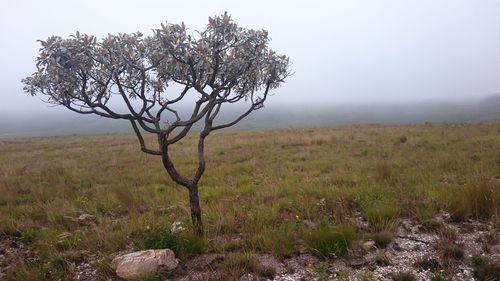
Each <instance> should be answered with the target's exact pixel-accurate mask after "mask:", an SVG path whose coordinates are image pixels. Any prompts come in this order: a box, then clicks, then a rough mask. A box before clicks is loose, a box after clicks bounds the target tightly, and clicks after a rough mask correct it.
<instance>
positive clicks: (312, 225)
mask: <svg viewBox="0 0 500 281" xmlns="http://www.w3.org/2000/svg"><path fill="white" fill-rule="evenodd" d="M302 223H303V224H304V225H305V226H306V227H307V228H309V229H314V228H316V224H315V223H314V222H312V221H310V220H303V221H302Z"/></svg>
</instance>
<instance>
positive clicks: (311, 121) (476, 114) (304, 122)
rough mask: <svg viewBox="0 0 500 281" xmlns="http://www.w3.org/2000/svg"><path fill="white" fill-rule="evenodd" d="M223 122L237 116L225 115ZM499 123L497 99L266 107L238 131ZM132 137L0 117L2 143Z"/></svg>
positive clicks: (105, 126) (86, 122) (62, 116)
mask: <svg viewBox="0 0 500 281" xmlns="http://www.w3.org/2000/svg"><path fill="white" fill-rule="evenodd" d="M223 113H224V114H223V115H221V119H222V121H224V120H229V118H230V116H234V115H236V114H237V110H235V109H231V110H225V111H223ZM497 120H498V121H500V94H495V95H491V96H488V97H487V98H483V99H477V100H472V101H461V102H451V101H425V102H413V103H411V102H407V103H365V104H351V105H341V104H330V105H287V106H285V105H275V104H273V105H269V106H266V107H265V108H264V109H262V110H260V111H258V112H255V113H254V114H252V115H250V116H249V117H248V118H247V119H244V120H243V121H242V122H240V123H239V124H238V125H237V126H235V127H236V128H277V127H306V126H335V125H342V124H356V123H381V124H408V123H423V122H483V121H497ZM121 132H131V128H130V124H129V123H128V121H123V120H110V119H106V118H102V117H98V116H90V115H79V114H76V113H73V112H64V113H61V112H58V113H54V114H45V115H23V116H22V117H21V116H8V115H2V114H1V113H0V137H23V136H47V135H69V134H100V133H121Z"/></svg>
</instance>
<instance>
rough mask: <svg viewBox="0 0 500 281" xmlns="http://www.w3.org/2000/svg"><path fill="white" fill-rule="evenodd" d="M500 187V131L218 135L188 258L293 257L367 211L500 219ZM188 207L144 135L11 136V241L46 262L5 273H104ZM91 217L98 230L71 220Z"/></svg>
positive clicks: (3, 163)
mask: <svg viewBox="0 0 500 281" xmlns="http://www.w3.org/2000/svg"><path fill="white" fill-rule="evenodd" d="M148 141H150V142H153V141H154V140H153V139H148ZM195 149H196V147H195V138H191V137H188V138H187V139H186V140H184V141H183V142H182V143H181V144H180V145H178V146H177V147H176V149H174V151H173V156H174V159H175V160H176V161H177V163H178V164H177V165H178V167H179V169H180V170H181V171H182V172H186V173H189V172H193V171H194V169H195V166H196V158H195V157H196V154H195ZM499 191H500V124H499V123H491V124H449V125H446V124H442V125H433V124H425V125H407V126H379V125H364V126H348V127H339V128H321V129H320V128H318V129H275V130H258V131H252V130H248V131H247V130H241V131H225V132H220V133H216V134H213V135H211V136H210V137H209V138H208V143H207V171H206V174H205V175H204V177H203V178H202V182H201V185H200V198H201V205H202V211H203V216H204V219H205V223H206V228H207V233H206V237H205V241H206V242H208V243H204V244H203V243H202V244H203V245H205V246H204V248H203V249H198V248H196V247H194V248H193V249H191V250H189V251H188V250H186V251H187V252H186V253H185V256H186V258H188V257H189V255H191V254H195V253H197V252H199V251H214V252H219V253H223V252H227V251H243V252H252V251H256V252H270V253H273V254H275V255H277V256H288V255H293V254H294V252H296V251H297V250H298V249H299V248H301V247H303V246H307V245H306V243H305V242H304V239H305V238H306V237H310V233H311V231H314V229H310V228H308V227H307V226H306V225H304V224H303V223H302V222H303V221H304V220H307V221H311V222H313V223H315V224H316V225H325V224H327V225H331V226H337V225H346V224H349V217H350V216H351V215H352V214H353V213H354V212H356V211H360V212H361V213H362V215H363V216H364V217H365V218H366V219H367V220H368V221H369V222H370V227H371V229H372V230H373V231H374V232H376V231H383V230H390V229H391V227H392V226H393V225H394V224H397V219H398V218H400V217H411V218H415V219H418V220H426V219H428V218H431V217H432V216H434V214H435V213H436V212H437V211H438V210H440V209H444V210H448V211H449V212H451V213H452V214H456V218H457V219H465V218H477V219H482V220H492V221H496V222H498V220H499V217H498V215H499V206H500V198H499V196H500V195H499V194H500V192H499ZM478 192H479V193H481V194H484V196H482V197H481V195H478V196H475V197H474V196H470V194H471V193H474V194H477V193H478ZM481 200H482V201H481ZM188 210H189V207H188V204H187V193H186V191H185V190H184V189H183V188H182V187H179V186H176V185H175V184H174V183H173V182H172V181H171V180H170V179H169V178H168V176H167V175H166V172H165V171H164V170H163V166H162V164H161V159H160V158H158V157H155V156H150V155H146V154H143V153H141V152H140V149H139V147H138V143H137V141H136V139H135V137H134V136H133V135H100V136H66V137H47V138H26V139H0V236H1V237H3V238H2V239H10V238H12V237H19V238H16V239H21V240H22V241H23V243H25V244H26V245H27V247H28V248H29V253H30V255H31V256H35V257H36V259H35V260H34V261H31V262H28V261H25V260H24V257H21V258H19V260H13V261H12V263H13V266H12V267H11V269H10V270H9V272H7V278H11V279H14V278H25V279H35V280H36V279H37V278H39V277H40V278H41V279H43V278H48V279H57V278H58V277H61V276H64V275H65V274H68V272H71V271H72V270H74V268H73V266H72V264H74V263H77V262H78V261H80V260H85V259H87V258H89V256H92V257H94V258H97V259H99V260H101V262H102V268H101V269H100V270H99V272H100V274H101V275H102V276H106V275H107V274H109V273H108V271H107V270H105V268H106V263H107V259H108V258H109V255H110V254H112V253H114V252H117V251H121V250H125V249H130V248H133V247H134V245H137V243H136V242H137V239H138V238H137V237H141V235H140V234H141V233H144V232H146V231H147V228H148V227H153V226H168V225H170V224H171V223H172V222H174V221H181V222H182V223H183V225H184V226H190V217H189V211H188ZM80 212H85V213H90V214H94V215H96V216H97V218H98V224H97V225H92V226H86V227H82V226H80V225H78V224H77V223H75V222H74V221H72V220H71V218H74V217H76V216H77V215H78V214H79V213H80ZM240 233H241V234H242V235H243V239H242V240H241V241H239V242H237V243H236V242H235V241H234V240H232V238H233V237H234V236H235V235H240ZM61 234H64V235H61ZM189 241H191V240H189ZM193 243H195V244H196V243H197V242H193ZM202 244H200V245H202ZM196 245H198V244H196ZM188 246H189V245H184V247H185V248H184V249H187V248H186V247H188Z"/></svg>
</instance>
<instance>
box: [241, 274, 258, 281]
mask: <svg viewBox="0 0 500 281" xmlns="http://www.w3.org/2000/svg"><path fill="white" fill-rule="evenodd" d="M259 280H260V278H259V277H258V276H255V275H253V274H251V273H248V274H245V275H243V276H241V277H240V281H259Z"/></svg>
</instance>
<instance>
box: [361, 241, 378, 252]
mask: <svg viewBox="0 0 500 281" xmlns="http://www.w3.org/2000/svg"><path fill="white" fill-rule="evenodd" d="M361 248H363V250H365V251H367V252H368V251H370V250H371V249H373V248H375V241H373V240H366V241H365V242H363V244H361Z"/></svg>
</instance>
